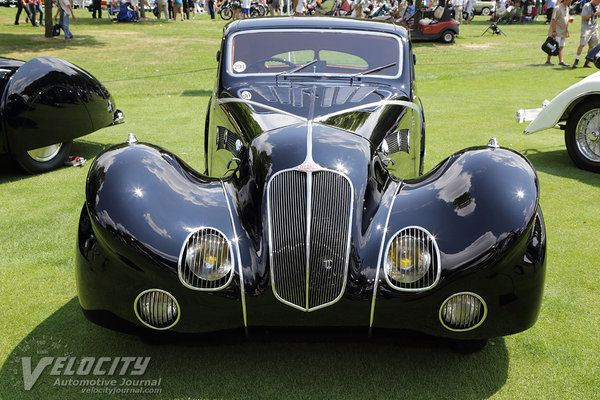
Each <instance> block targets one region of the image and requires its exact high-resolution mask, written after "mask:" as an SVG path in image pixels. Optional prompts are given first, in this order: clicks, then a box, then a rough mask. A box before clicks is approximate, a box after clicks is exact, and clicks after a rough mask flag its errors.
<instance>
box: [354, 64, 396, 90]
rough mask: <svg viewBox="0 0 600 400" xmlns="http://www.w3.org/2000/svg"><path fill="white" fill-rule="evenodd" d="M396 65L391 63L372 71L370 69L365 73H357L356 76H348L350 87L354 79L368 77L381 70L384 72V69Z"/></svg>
mask: <svg viewBox="0 0 600 400" xmlns="http://www.w3.org/2000/svg"><path fill="white" fill-rule="evenodd" d="M396 64H397V63H395V62H393V63H391V64H387V65H382V66H381V67H377V68H373V69H370V70H368V71H365V72H359V73H357V74H354V75H351V76H350V85H352V81H353V80H354V78H356V77H359V76H364V75H369V74H372V73H374V72H379V71H383V70H384V69H386V68H390V67H394V66H396Z"/></svg>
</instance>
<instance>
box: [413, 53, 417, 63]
mask: <svg viewBox="0 0 600 400" xmlns="http://www.w3.org/2000/svg"><path fill="white" fill-rule="evenodd" d="M412 56H413V65H417V55H416V54H414V53H413V55H412Z"/></svg>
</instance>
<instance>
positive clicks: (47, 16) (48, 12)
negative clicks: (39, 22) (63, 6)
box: [44, 0, 54, 38]
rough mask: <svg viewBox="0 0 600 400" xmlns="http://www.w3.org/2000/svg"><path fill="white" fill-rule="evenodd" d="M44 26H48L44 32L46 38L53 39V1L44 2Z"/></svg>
mask: <svg viewBox="0 0 600 400" xmlns="http://www.w3.org/2000/svg"><path fill="white" fill-rule="evenodd" d="M44 24H46V30H45V32H44V36H46V37H47V38H51V37H52V28H53V27H54V24H53V23H52V1H51V0H46V1H45V2H44Z"/></svg>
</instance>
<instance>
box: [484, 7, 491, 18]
mask: <svg viewBox="0 0 600 400" xmlns="http://www.w3.org/2000/svg"><path fill="white" fill-rule="evenodd" d="M491 13H492V11H491V10H490V9H489V8H487V7H484V8H482V9H481V15H483V16H484V17H487V16H488V15H490V14H491Z"/></svg>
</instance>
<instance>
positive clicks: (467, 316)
mask: <svg viewBox="0 0 600 400" xmlns="http://www.w3.org/2000/svg"><path fill="white" fill-rule="evenodd" d="M486 316H487V306H486V304H485V301H483V299H482V298H481V297H480V296H479V295H476V294H475V293H468V292H463V293H456V294H453V295H452V296H450V297H448V298H447V299H446V300H445V301H444V303H443V304H442V306H441V307H440V322H441V323H442V325H444V327H445V328H446V329H448V330H451V331H455V332H463V331H469V330H471V329H475V328H477V327H478V326H479V325H481V324H482V323H483V321H484V320H485V317H486Z"/></svg>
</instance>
